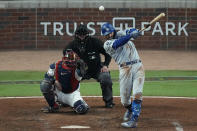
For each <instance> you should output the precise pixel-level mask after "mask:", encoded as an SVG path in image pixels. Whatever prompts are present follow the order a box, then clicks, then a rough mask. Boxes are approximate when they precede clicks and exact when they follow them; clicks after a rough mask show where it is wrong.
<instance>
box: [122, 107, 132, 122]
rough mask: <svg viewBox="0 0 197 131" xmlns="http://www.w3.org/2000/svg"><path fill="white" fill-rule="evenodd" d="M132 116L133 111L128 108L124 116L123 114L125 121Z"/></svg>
mask: <svg viewBox="0 0 197 131" xmlns="http://www.w3.org/2000/svg"><path fill="white" fill-rule="evenodd" d="M131 117H132V111H129V110H128V109H127V110H126V112H125V113H124V116H123V120H124V121H128V120H130V119H131Z"/></svg>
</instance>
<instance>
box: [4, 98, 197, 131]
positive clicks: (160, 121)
mask: <svg viewBox="0 0 197 131" xmlns="http://www.w3.org/2000/svg"><path fill="white" fill-rule="evenodd" d="M84 100H85V101H86V102H87V103H88V105H89V106H90V110H89V111H88V113H87V114H85V115H78V114H76V113H74V111H73V110H72V108H70V107H62V108H61V109H60V110H59V112H57V113H43V112H41V111H40V109H41V108H42V107H44V106H46V105H47V104H46V102H45V100H44V98H42V97H41V98H40V97H39V98H19V99H17V98H12V99H0V102H1V107H0V116H1V117H0V129H1V131H9V130H10V131H11V130H28V131H31V130H32V131H35V130H52V131H56V130H57V131H58V130H73V129H75V130H114V131H121V130H125V128H123V127H121V125H120V124H121V122H122V121H123V120H122V117H123V114H124V112H125V108H124V107H123V106H122V105H121V103H120V98H119V97H115V98H114V102H115V104H116V105H115V107H114V108H112V109H108V108H105V107H104V102H103V100H102V97H84ZM196 103H197V99H185V98H162V97H154V98H152V97H151V98H150V97H145V98H144V99H143V104H142V112H141V115H140V117H139V122H138V127H137V130H138V131H144V130H149V131H152V130H159V131H188V130H189V131H196V130H197V115H196V109H197V104H196ZM132 130H136V129H132Z"/></svg>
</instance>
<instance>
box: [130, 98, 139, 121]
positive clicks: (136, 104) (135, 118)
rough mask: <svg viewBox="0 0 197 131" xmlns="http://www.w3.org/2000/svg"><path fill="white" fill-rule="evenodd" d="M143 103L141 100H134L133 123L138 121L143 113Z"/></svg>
mask: <svg viewBox="0 0 197 131" xmlns="http://www.w3.org/2000/svg"><path fill="white" fill-rule="evenodd" d="M141 103H142V101H141V100H134V101H133V103H132V107H131V108H132V111H133V112H132V117H131V120H132V121H138V117H139V115H140V112H141Z"/></svg>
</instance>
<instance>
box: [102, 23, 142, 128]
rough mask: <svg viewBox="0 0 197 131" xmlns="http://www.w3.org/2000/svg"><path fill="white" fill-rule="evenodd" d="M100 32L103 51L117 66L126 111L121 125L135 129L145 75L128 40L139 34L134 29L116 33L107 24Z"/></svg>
mask: <svg viewBox="0 0 197 131" xmlns="http://www.w3.org/2000/svg"><path fill="white" fill-rule="evenodd" d="M101 31H102V35H103V36H104V38H105V39H106V41H105V43H104V49H105V50H106V52H107V53H108V54H110V55H111V57H112V58H113V59H114V60H115V62H116V63H117V64H118V65H119V79H120V97H121V103H122V104H123V106H124V107H125V108H126V109H127V110H126V112H125V114H124V117H123V120H124V121H126V122H123V123H121V125H122V126H123V127H130V128H135V127H136V126H137V121H138V117H139V115H140V112H141V104H142V91H143V85H144V78H145V73H144V69H143V65H142V61H141V60H140V57H139V55H138V52H137V50H136V48H135V45H134V43H133V42H132V41H130V40H131V39H136V38H137V37H138V36H140V35H141V33H140V32H139V31H138V30H137V29H135V28H132V29H129V30H125V31H119V32H116V31H115V28H114V27H113V26H112V25H111V24H109V23H104V24H103V25H102V27H101ZM131 92H132V95H133V101H132V102H131Z"/></svg>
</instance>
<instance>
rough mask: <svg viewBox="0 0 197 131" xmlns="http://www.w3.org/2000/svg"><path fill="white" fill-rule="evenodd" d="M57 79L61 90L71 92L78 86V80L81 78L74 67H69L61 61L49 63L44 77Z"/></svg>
mask: <svg viewBox="0 0 197 131" xmlns="http://www.w3.org/2000/svg"><path fill="white" fill-rule="evenodd" d="M54 77H55V78H56V80H58V81H59V82H60V84H61V86H62V92H64V93H71V92H74V91H75V90H77V89H78V88H79V82H80V80H81V79H82V78H81V77H80V76H79V75H78V74H77V73H76V70H75V68H73V69H72V68H69V67H67V66H64V65H63V64H62V61H58V62H57V63H53V64H51V65H50V67H49V70H48V72H47V73H46V74H45V78H48V79H49V78H50V79H52V78H53V79H54Z"/></svg>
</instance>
